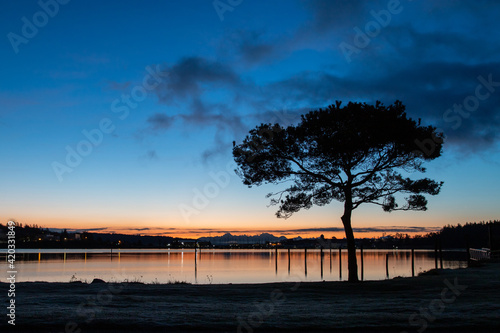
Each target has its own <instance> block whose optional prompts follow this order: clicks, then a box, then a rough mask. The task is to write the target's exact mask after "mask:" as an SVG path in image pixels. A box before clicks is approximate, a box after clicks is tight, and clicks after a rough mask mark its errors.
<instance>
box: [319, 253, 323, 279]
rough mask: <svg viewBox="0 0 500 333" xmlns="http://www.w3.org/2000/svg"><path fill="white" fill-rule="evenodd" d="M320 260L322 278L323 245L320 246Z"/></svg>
mask: <svg viewBox="0 0 500 333" xmlns="http://www.w3.org/2000/svg"><path fill="white" fill-rule="evenodd" d="M319 256H320V260H321V279H322V280H323V246H322V247H321V248H320V255H319Z"/></svg>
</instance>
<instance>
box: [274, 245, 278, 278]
mask: <svg viewBox="0 0 500 333" xmlns="http://www.w3.org/2000/svg"><path fill="white" fill-rule="evenodd" d="M274 272H275V273H276V274H278V247H276V250H275V251H274Z"/></svg>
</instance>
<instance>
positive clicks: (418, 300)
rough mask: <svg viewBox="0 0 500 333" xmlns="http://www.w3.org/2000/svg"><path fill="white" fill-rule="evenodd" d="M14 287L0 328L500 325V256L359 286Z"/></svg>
mask: <svg viewBox="0 0 500 333" xmlns="http://www.w3.org/2000/svg"><path fill="white" fill-rule="evenodd" d="M1 287H2V290H4V293H6V292H7V290H8V289H9V285H8V284H6V283H1ZM15 289H16V290H15V294H16V296H15V302H16V303H15V324H16V325H15V326H12V325H10V324H8V322H7V321H8V320H9V317H8V316H5V315H4V316H3V319H2V322H1V323H0V329H1V331H2V332H4V331H6V329H7V330H9V331H13V332H16V331H17V332H32V331H33V332H34V331H36V332H124V331H144V332H194V331H196V332H337V331H338V332H369V331H372V332H400V331H407V332H423V331H425V332H457V331H458V332H468V331H472V330H474V331H481V332H494V331H495V332H496V331H497V329H498V328H500V320H499V318H500V293H499V292H498V291H499V290H500V264H498V263H490V264H485V265H481V266H480V267H473V268H467V269H457V270H441V271H439V272H437V273H435V272H434V274H432V272H431V273H430V274H426V275H423V276H419V277H415V278H396V279H391V280H385V281H366V282H361V283H357V284H349V283H347V282H307V283H306V282H297V283H270V284H232V285H189V284H169V285H166V284H163V285H161V284H139V283H137V284H134V283H128V284H110V283H94V284H84V283H44V282H24V283H17V284H16V285H15ZM3 303H4V304H6V303H5V302H3ZM4 311H6V310H5V307H4ZM8 311H9V310H8V309H7V312H8Z"/></svg>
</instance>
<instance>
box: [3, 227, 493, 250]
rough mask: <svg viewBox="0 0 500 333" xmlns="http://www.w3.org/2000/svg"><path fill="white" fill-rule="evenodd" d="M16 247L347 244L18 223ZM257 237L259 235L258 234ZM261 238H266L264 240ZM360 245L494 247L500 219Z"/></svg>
mask: <svg viewBox="0 0 500 333" xmlns="http://www.w3.org/2000/svg"><path fill="white" fill-rule="evenodd" d="M15 230H16V247H17V248H193V247H195V246H198V247H205V248H206V247H213V246H215V247H219V248H226V247H230V248H243V247H244V248H271V247H276V246H277V247H282V248H304V247H307V248H314V247H316V248H320V247H324V248H326V247H332V248H337V247H345V245H346V244H345V240H344V239H336V238H335V237H333V238H331V239H326V238H324V237H323V235H321V236H320V237H318V238H309V239H287V238H286V237H275V236H273V235H271V234H262V235H264V236H265V237H264V238H263V236H262V235H261V236H260V237H258V238H256V239H259V242H258V243H255V244H250V243H248V240H249V239H251V238H252V237H248V236H247V237H244V239H245V243H241V244H240V243H239V242H238V240H239V239H240V238H241V237H238V236H231V235H229V236H231V237H232V238H231V237H229V236H227V235H224V237H226V238H228V239H230V240H231V242H230V243H228V244H223V243H218V242H215V241H214V242H210V240H212V239H210V238H206V237H202V238H199V239H186V238H174V237H169V236H141V235H125V234H109V233H91V232H80V233H77V232H68V231H67V230H63V231H60V232H57V231H51V230H49V229H48V228H42V227H39V226H38V225H27V224H26V225H24V226H23V225H22V224H21V223H17V225H16V229H15ZM7 232H8V229H7V226H6V225H3V224H0V243H6V239H7ZM256 237H257V236H256ZM262 239H265V240H266V241H265V242H263V241H262ZM356 243H357V246H358V247H361V246H363V247H364V248H375V249H392V248H401V249H409V248H416V249H433V248H435V247H436V246H440V247H442V248H444V249H465V248H467V247H472V248H483V247H485V248H491V249H492V250H499V249H500V221H497V220H495V221H488V222H486V221H481V222H467V223H466V224H464V225H461V224H457V225H456V226H452V225H447V226H445V227H443V228H442V229H441V230H440V231H439V232H432V233H428V234H426V235H416V236H410V235H408V234H402V233H396V234H394V235H385V236H383V237H380V238H363V239H361V238H359V239H357V240H356Z"/></svg>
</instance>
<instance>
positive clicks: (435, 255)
mask: <svg viewBox="0 0 500 333" xmlns="http://www.w3.org/2000/svg"><path fill="white" fill-rule="evenodd" d="M434 264H435V265H436V269H438V241H437V239H436V244H434Z"/></svg>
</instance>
